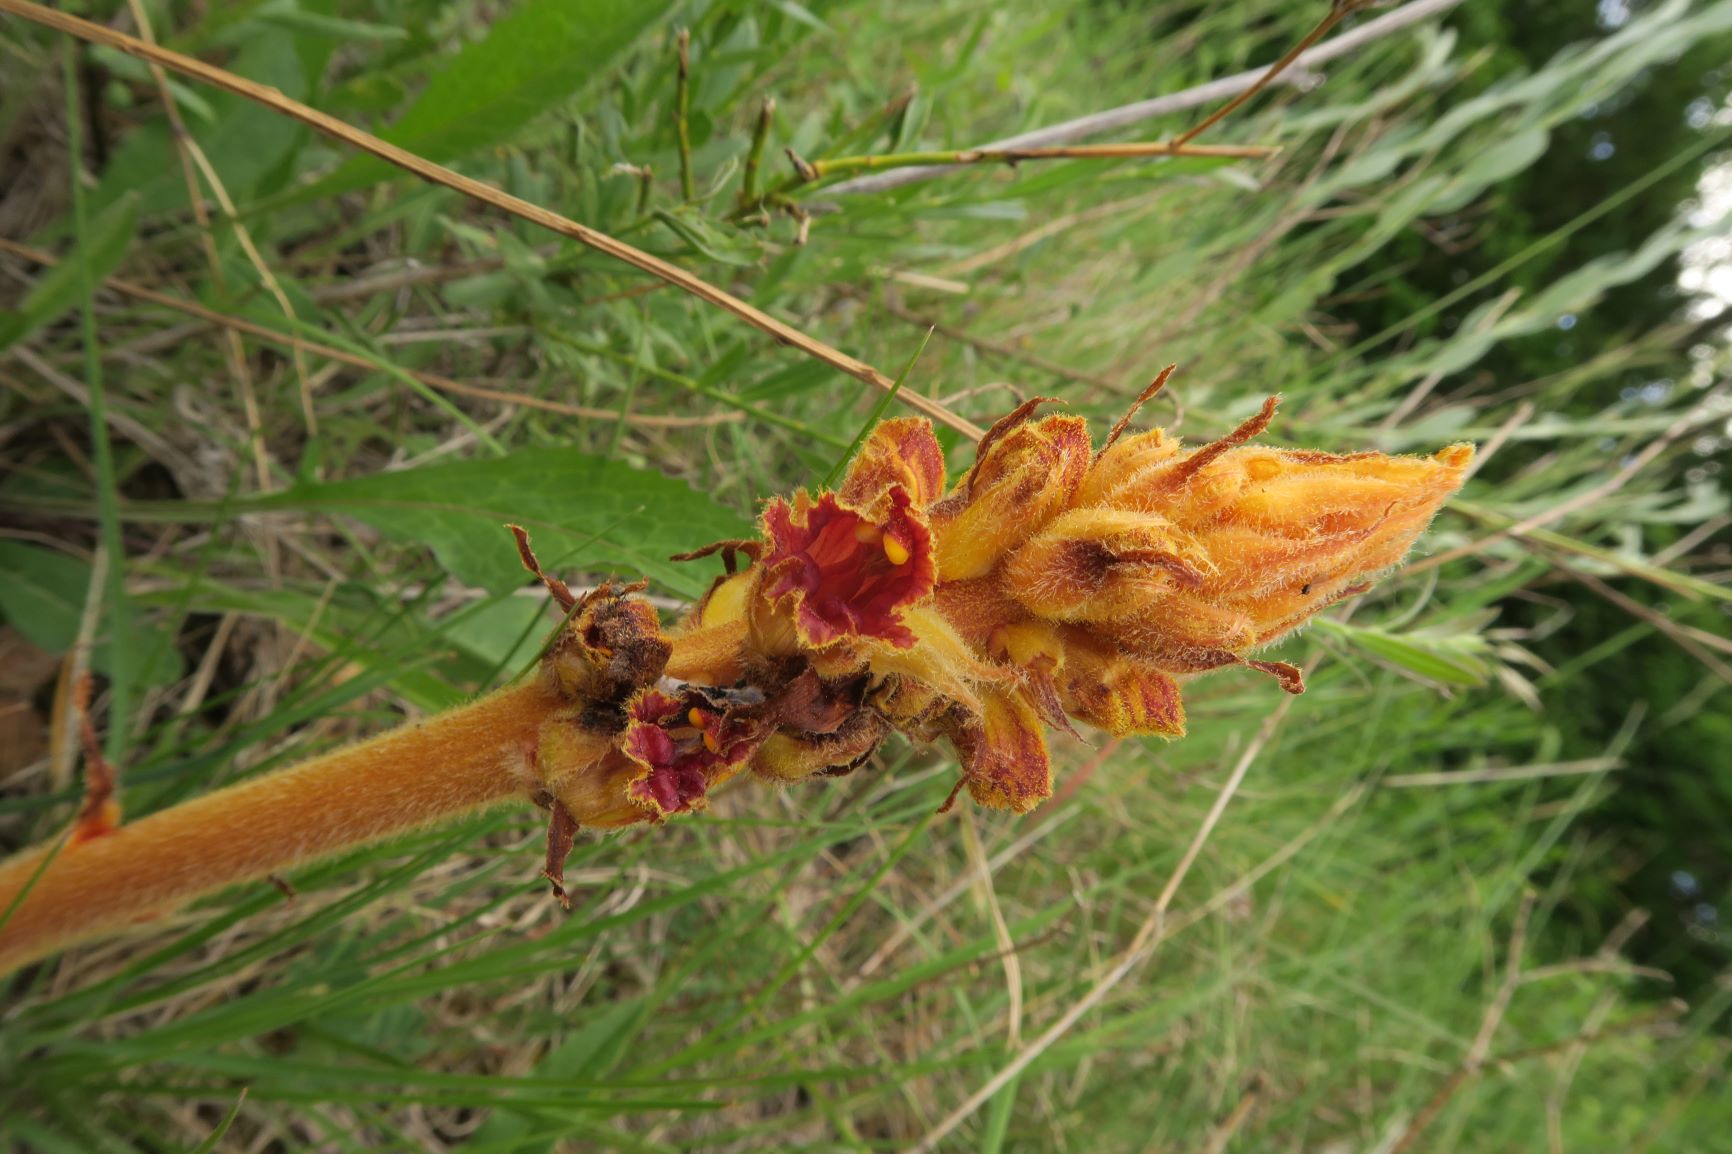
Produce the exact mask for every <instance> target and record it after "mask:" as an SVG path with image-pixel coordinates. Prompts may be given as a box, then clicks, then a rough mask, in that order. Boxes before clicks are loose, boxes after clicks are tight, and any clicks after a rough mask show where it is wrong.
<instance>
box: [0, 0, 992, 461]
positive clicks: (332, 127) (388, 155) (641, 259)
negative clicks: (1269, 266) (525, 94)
mask: <svg viewBox="0 0 1732 1154" xmlns="http://www.w3.org/2000/svg"><path fill="white" fill-rule="evenodd" d="M0 12H8V13H11V14H12V15H14V16H20V17H23V18H24V19H26V20H29V21H31V22H33V23H36V24H40V25H43V26H44V27H47V28H52V29H55V30H56V31H59V32H64V33H66V34H67V35H70V36H76V37H78V38H79V39H81V40H87V41H89V42H91V43H93V44H102V45H105V46H107V47H109V48H113V49H115V50H116V51H119V52H124V53H126V54H127V55H129V56H135V57H137V58H138V59H140V60H144V61H147V62H149V61H155V62H157V63H159V64H162V65H163V66H164V67H167V68H170V69H173V70H174V71H176V72H180V73H183V74H184V75H187V76H191V77H193V78H195V79H197V80H201V81H203V82H204V83H206V84H209V85H211V86H212V87H215V88H219V89H221V90H223V91H224V92H229V93H232V94H234V95H236V96H240V97H243V98H245V99H247V100H252V101H255V102H256V103H259V104H262V105H264V106H265V107H267V108H270V109H273V110H274V111H276V112H280V113H282V114H283V115H284V116H288V117H290V118H292V119H294V120H298V121H300V122H301V123H302V124H305V125H307V126H309V127H311V128H314V129H316V130H318V131H319V132H322V133H325V134H326V135H328V136H331V137H334V138H336V139H338V140H341V141H343V142H344V143H346V144H349V145H351V146H353V147H355V148H358V149H360V150H361V151H362V152H366V153H368V154H370V155H372V156H375V157H377V158H379V159H380V160H383V161H385V162H386V163H387V164H391V165H395V166H396V167H398V168H401V169H403V170H404V171H405V172H410V173H413V174H414V175H416V176H418V177H420V178H421V179H422V180H425V181H428V182H430V183H432V184H437V185H441V186H443V187H445V188H449V189H452V190H453V191H456V192H460V193H462V194H463V195H465V196H468V197H471V198H473V199H475V200H478V201H480V202H482V203H483V204H487V205H491V206H492V207H494V208H496V209H499V210H500V211H502V212H506V213H509V214H511V215H512V216H515V217H518V218H519V219H522V220H526V221H528V222H529V223H531V224H534V225H537V226H539V227H541V228H545V229H547V230H548V231H549V232H553V233H557V234H559V235H560V236H564V237H568V238H570V239H571V240H575V241H577V242H578V243H579V244H582V245H586V246H587V247H589V248H592V249H595V250H596V251H597V252H600V253H603V254H605V255H607V256H610V257H613V258H614V259H615V260H618V261H622V262H623V263H625V264H628V265H630V266H632V267H633V268H636V269H639V270H641V271H643V272H646V273H648V274H649V275H651V276H653V277H656V278H657V279H659V280H663V281H666V282H668V283H669V284H672V285H674V286H675V287H677V288H679V289H682V290H684V291H685V292H687V293H690V294H691V295H692V296H694V297H696V298H698V299H699V300H702V301H706V302H708V303H709V304H712V305H715V306H716V307H717V308H720V309H723V310H724V311H726V312H729V313H732V314H733V315H734V316H736V317H738V318H739V319H741V320H742V321H744V322H746V323H747V324H749V325H751V326H752V327H753V328H756V329H758V330H760V331H761V332H764V333H767V334H768V335H770V336H771V337H774V338H775V339H776V340H777V341H778V342H780V343H781V344H784V345H788V346H791V347H792V348H795V349H798V350H799V351H800V352H802V353H804V354H806V355H807V356H809V357H811V358H813V359H814V360H817V361H821V362H823V363H824V364H827V365H829V366H830V367H831V368H834V369H836V370H837V371H839V372H842V373H846V374H847V375H848V376H850V377H853V378H854V379H856V380H859V381H863V382H865V383H866V384H869V385H871V386H873V387H874V388H877V389H882V390H884V391H885V392H894V393H895V395H896V397H897V399H898V400H899V401H901V402H902V403H903V404H905V405H908V406H910V407H911V408H914V409H917V410H919V411H920V412H922V413H925V414H926V415H927V416H929V417H931V418H932V419H933V420H935V421H939V422H942V423H943V424H945V425H948V426H949V427H951V428H953V429H955V430H957V431H958V432H960V433H962V434H963V435H964V436H967V437H972V438H974V439H977V440H978V439H979V438H980V437H982V436H984V435H985V432H986V430H984V429H982V428H981V427H980V426H978V425H976V424H974V422H972V421H969V420H967V419H965V418H963V417H960V416H958V415H957V414H955V413H952V412H951V411H950V410H948V409H946V408H945V407H944V406H943V405H940V404H938V403H937V402H936V401H934V400H932V399H931V398H930V397H926V396H924V395H922V394H920V393H918V392H916V391H914V390H912V389H898V388H896V381H895V380H894V379H893V378H891V377H889V376H886V375H885V374H884V373H882V372H880V371H879V370H878V369H876V368H873V367H872V366H871V365H869V364H867V363H866V362H864V361H861V360H858V359H857V358H855V357H851V356H849V355H848V354H846V353H844V352H842V351H840V350H839V349H835V348H832V347H831V346H830V345H827V344H825V343H824V342H823V341H820V340H818V339H817V338H816V337H812V336H809V335H807V334H806V333H804V332H801V331H800V330H799V329H796V328H794V327H793V326H791V325H789V324H787V323H786V322H784V321H781V320H778V319H777V318H776V317H773V316H771V315H770V314H769V313H766V312H764V311H763V310H762V309H759V308H757V307H755V306H753V305H751V304H748V303H747V302H745V301H743V300H741V299H740V298H739V297H736V296H734V295H733V294H731V293H729V292H727V291H725V290H723V289H721V288H718V287H716V286H715V285H713V284H710V283H709V282H708V281H706V280H704V279H703V278H702V277H699V276H696V275H695V274H693V273H690V272H688V271H686V270H685V269H683V268H680V267H679V266H678V265H674V264H670V263H668V262H667V261H665V260H662V259H661V258H660V257H657V256H652V255H651V254H649V253H647V252H644V251H642V250H641V249H637V248H634V247H632V246H631V245H629V244H626V243H625V242H624V241H621V240H616V239H615V238H614V237H612V236H609V235H608V234H607V233H604V232H600V231H598V230H596V229H593V228H590V227H589V226H588V225H584V224H579V223H578V222H577V221H575V220H572V219H570V218H569V217H565V216H561V215H560V214H558V213H556V212H551V211H549V210H548V209H545V208H543V207H541V206H540V205H536V204H531V203H530V202H529V201H526V200H524V199H522V198H521V197H516V196H512V195H511V194H510V193H507V192H501V191H500V190H499V189H497V188H494V187H493V186H492V185H489V184H486V183H484V182H482V181H479V180H476V179H474V178H473V177H468V176H464V175H462V174H461V173H457V172H453V171H452V170H451V169H449V168H446V167H445V166H444V165H441V164H435V163H433V162H432V161H430V160H427V159H425V158H424V157H421V156H418V155H416V154H415V153H413V152H409V151H408V150H406V149H403V148H399V147H397V146H396V145H394V144H390V143H388V142H387V141H384V140H381V139H380V138H379V137H377V136H374V135H372V134H371V133H367V132H362V131H361V130H360V129H358V128H355V127H353V126H352V125H349V124H347V123H345V122H343V121H341V120H338V119H337V118H336V117H333V116H330V115H328V114H326V113H323V112H320V111H319V110H318V109H316V108H312V107H310V106H309V105H306V104H302V103H301V102H300V101H297V100H291V99H289V98H288V97H287V96H284V95H283V94H282V93H281V92H279V91H277V90H276V89H274V88H268V87H266V86H265V85H262V84H257V83H255V82H253V81H251V80H248V79H246V78H245V77H241V76H236V75H235V74H234V73H232V72H229V71H227V70H225V69H222V68H217V67H215V66H214V65H211V64H206V63H205V62H204V61H202V60H197V59H195V58H193V57H191V56H185V55H183V54H181V53H179V52H172V51H170V50H168V49H166V48H160V47H158V46H156V45H154V44H147V43H145V42H144V41H142V40H140V39H138V38H137V37H136V36H128V35H126V34H125V33H123V32H117V31H115V30H114V29H112V28H106V27H104V26H102V25H100V24H93V23H91V22H90V21H88V20H82V19H79V18H78V17H76V16H72V15H69V14H67V13H64V12H57V11H55V10H54V9H52V8H44V7H43V6H42V5H40V4H35V3H32V2H31V0H0Z"/></svg>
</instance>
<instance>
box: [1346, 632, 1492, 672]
mask: <svg viewBox="0 0 1732 1154" xmlns="http://www.w3.org/2000/svg"><path fill="white" fill-rule="evenodd" d="M1326 628H1327V629H1328V631H1329V632H1332V633H1337V634H1338V635H1340V636H1343V637H1345V638H1347V640H1349V641H1350V642H1352V643H1353V644H1354V645H1356V646H1358V647H1359V648H1361V649H1363V650H1365V651H1366V652H1367V653H1370V654H1372V655H1374V656H1376V657H1380V658H1382V659H1383V660H1384V661H1387V662H1389V663H1390V664H1392V665H1395V666H1397V667H1399V668H1401V669H1405V670H1406V671H1407V672H1409V673H1412V674H1413V675H1414V676H1416V677H1421V678H1423V679H1425V680H1426V681H1431V682H1435V683H1436V684H1439V685H1458V686H1464V687H1467V686H1480V685H1484V684H1485V683H1486V681H1487V680H1489V679H1490V677H1491V674H1492V664H1491V662H1490V661H1489V660H1487V659H1486V657H1485V656H1484V653H1485V651H1486V650H1487V648H1488V646H1487V644H1486V641H1485V639H1484V638H1482V637H1480V636H1479V635H1478V634H1476V633H1450V634H1445V633H1430V632H1425V631H1415V632H1412V633H1386V632H1384V631H1383V630H1381V629H1366V628H1361V627H1359V626H1355V625H1342V624H1341V623H1340V622H1330V623H1329V625H1328V626H1327V627H1326Z"/></svg>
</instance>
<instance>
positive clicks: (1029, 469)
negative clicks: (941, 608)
mask: <svg viewBox="0 0 1732 1154" xmlns="http://www.w3.org/2000/svg"><path fill="white" fill-rule="evenodd" d="M1020 411H1021V410H1019V412H1020ZM1009 420H1010V418H1006V421H1009ZM1005 423H1006V422H1000V423H999V425H996V426H994V427H993V431H992V432H991V433H988V435H987V437H986V438H984V439H983V440H982V441H981V445H982V448H981V457H980V460H979V462H977V463H976V465H975V467H974V471H973V472H972V473H970V474H969V478H968V480H967V481H965V482H964V483H963V486H962V488H961V489H960V490H959V491H958V492H956V493H954V494H952V495H951V496H950V497H949V498H947V499H945V500H944V501H941V502H939V503H938V504H937V505H935V506H934V507H933V509H932V521H933V532H934V534H935V536H936V538H937V546H938V573H939V579H940V580H943V581H965V580H968V579H970V578H973V577H984V576H985V575H986V574H987V573H989V572H991V571H992V568H993V566H995V565H997V564H998V562H999V559H1000V558H1001V557H1003V556H1004V554H1005V551H1006V550H1008V549H1011V548H1013V547H1015V546H1016V545H1017V544H1019V543H1020V542H1022V541H1023V540H1025V539H1026V538H1027V537H1028V536H1030V535H1031V534H1033V533H1036V532H1038V531H1039V530H1040V529H1041V528H1042V527H1043V526H1044V525H1045V524H1046V522H1047V521H1049V520H1050V519H1051V518H1052V517H1054V516H1056V515H1057V514H1058V513H1059V512H1060V511H1061V510H1063V509H1064V508H1065V506H1066V505H1067V504H1069V502H1070V500H1071V497H1072V495H1073V494H1074V493H1075V492H1076V489H1077V487H1078V486H1079V485H1081V484H1082V480H1083V477H1084V475H1085V474H1086V473H1087V472H1088V466H1089V460H1090V458H1091V457H1092V456H1093V453H1094V449H1093V446H1092V445H1091V444H1090V443H1089V431H1088V424H1087V422H1085V421H1084V420H1083V419H1082V418H1080V417H1069V416H1056V417H1044V418H1041V419H1040V420H1026V419H1025V420H1023V421H1022V423H1019V424H1016V425H1015V426H1014V427H1011V428H1009V429H1008V430H1005V431H1003V432H1000V431H999V430H1000V429H1001V428H1003V426H1004V425H1005ZM994 434H996V435H994Z"/></svg>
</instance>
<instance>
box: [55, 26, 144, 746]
mask: <svg viewBox="0 0 1732 1154" xmlns="http://www.w3.org/2000/svg"><path fill="white" fill-rule="evenodd" d="M74 51H75V49H74V47H73V46H72V45H71V44H70V43H68V44H67V45H66V51H65V55H64V57H63V60H64V86H65V88H66V136H67V142H68V149H69V151H70V154H71V155H70V158H69V162H68V167H69V169H70V171H71V174H72V221H73V227H74V231H75V233H76V235H77V248H76V251H75V252H74V253H73V259H74V260H75V261H77V264H78V286H79V298H78V305H79V322H80V328H81V330H82V333H83V337H84V383H85V385H86V386H87V387H88V388H89V389H90V446H91V461H92V464H93V465H94V467H95V469H96V507H97V519H98V522H99V525H100V533H101V538H102V547H103V550H104V551H105V552H106V553H107V554H108V566H107V570H106V573H105V575H104V576H105V578H106V582H107V585H108V625H109V637H110V639H111V641H112V644H110V645H109V647H108V650H109V661H110V673H111V675H112V677H111V680H110V684H109V702H108V718H109V722H108V737H107V740H106V742H105V746H104V752H105V753H106V754H107V757H108V760H109V761H111V762H113V763H114V764H115V765H123V764H125V761H126V747H127V740H128V736H129V734H130V729H131V720H132V683H133V672H134V671H133V660H132V651H131V646H130V645H128V644H127V638H128V635H129V633H130V628H129V626H130V624H131V620H132V615H131V613H130V612H129V611H128V606H127V603H126V545H125V542H123V541H122V540H121V536H120V508H119V501H118V500H117V496H116V495H117V494H118V492H119V483H118V481H117V480H116V474H115V468H114V446H113V445H112V444H110V443H109V440H108V394H107V391H106V389H105V387H104V385H103V380H102V353H101V347H100V345H99V344H98V343H97V334H96V312H95V309H94V308H93V307H92V306H93V301H94V300H95V294H96V286H95V283H94V281H93V278H92V277H91V275H90V250H89V226H88V216H87V210H86V207H85V203H84V125H83V122H82V120H81V119H80V118H79V107H78V70H77V66H76V64H75V63H74V60H73V53H74Z"/></svg>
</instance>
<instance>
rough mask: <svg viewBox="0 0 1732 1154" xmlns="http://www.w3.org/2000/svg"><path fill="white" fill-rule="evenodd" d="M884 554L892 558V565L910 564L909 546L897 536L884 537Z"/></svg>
mask: <svg viewBox="0 0 1732 1154" xmlns="http://www.w3.org/2000/svg"><path fill="white" fill-rule="evenodd" d="M884 556H886V557H888V558H890V563H891V564H892V565H906V564H908V546H906V545H904V544H903V543H902V542H900V541H898V540H897V539H896V538H894V537H891V536H888V535H886V536H885V538H884Z"/></svg>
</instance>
